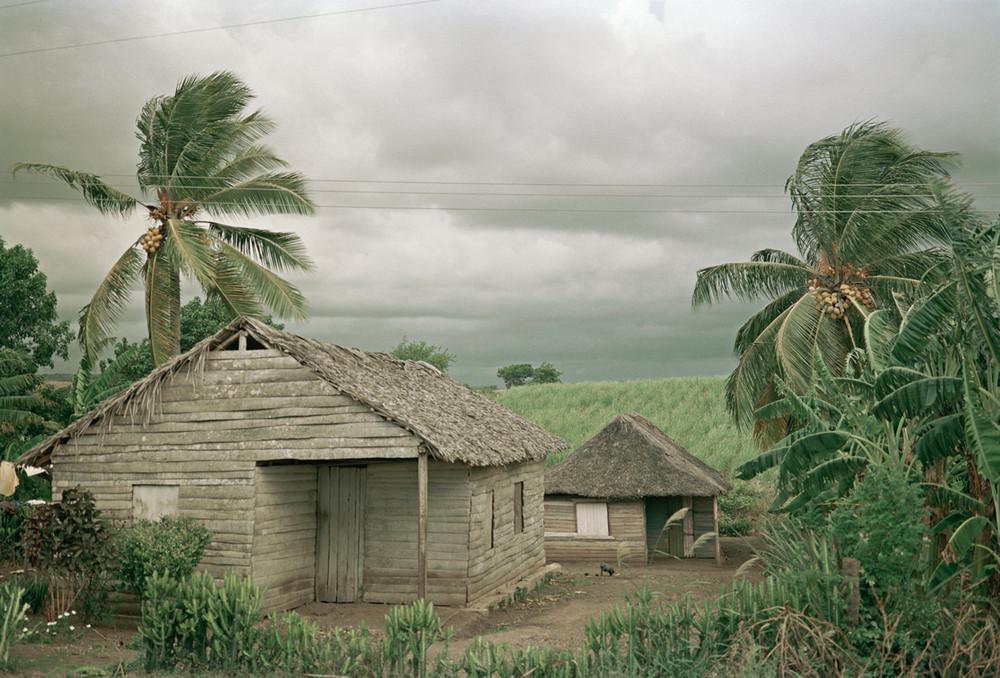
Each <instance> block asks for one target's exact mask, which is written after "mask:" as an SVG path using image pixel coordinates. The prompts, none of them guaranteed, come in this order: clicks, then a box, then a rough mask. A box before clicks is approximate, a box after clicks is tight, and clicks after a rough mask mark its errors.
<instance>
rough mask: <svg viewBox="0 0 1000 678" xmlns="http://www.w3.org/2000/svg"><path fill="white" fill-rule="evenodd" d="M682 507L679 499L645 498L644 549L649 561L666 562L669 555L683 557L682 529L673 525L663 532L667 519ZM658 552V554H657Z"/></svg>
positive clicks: (676, 524)
mask: <svg viewBox="0 0 1000 678" xmlns="http://www.w3.org/2000/svg"><path fill="white" fill-rule="evenodd" d="M683 507H684V500H683V499H682V498H681V497H646V548H647V549H648V553H649V560H650V561H653V560H657V559H659V560H666V559H667V558H668V556H666V555H664V554H669V555H671V556H676V557H677V558H683V557H684V528H683V526H682V524H681V523H674V524H673V525H671V526H670V527H669V528H667V530H666V531H665V532H664V530H663V527H664V525H666V523H667V519H668V518H670V516H672V515H673V514H675V513H676V512H677V511H679V510H680V509H682V508H683ZM657 551H659V553H657Z"/></svg>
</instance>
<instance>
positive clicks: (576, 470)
mask: <svg viewBox="0 0 1000 678" xmlns="http://www.w3.org/2000/svg"><path fill="white" fill-rule="evenodd" d="M731 488H732V486H731V485H730V484H729V482H728V481H727V480H726V479H725V478H723V477H722V475H721V474H720V473H719V472H718V471H716V470H715V469H714V468H712V467H711V466H709V465H707V464H705V463H704V462H702V461H701V460H699V459H697V458H696V457H695V456H694V455H693V454H691V453H690V452H688V451H687V450H685V449H684V448H683V447H681V446H680V445H678V444H677V443H675V442H674V441H673V440H671V439H670V436H668V435H667V434H666V433H664V432H663V431H661V430H660V429H658V428H656V426H654V425H653V424H652V422H650V421H649V420H648V419H646V418H645V417H643V416H641V415H638V414H619V415H618V416H617V417H615V418H614V419H612V420H611V423H609V424H608V425H607V426H605V427H604V428H603V429H601V431H600V433H598V434H597V435H595V436H594V437H593V438H591V439H590V440H588V441H587V442H585V443H584V444H583V445H581V446H580V447H579V448H577V450H576V451H575V452H573V454H571V455H569V457H567V458H566V459H565V461H563V462H562V463H560V464H558V465H557V466H555V467H554V468H552V469H551V470H549V471H548V472H547V473H546V474H545V494H569V495H576V496H580V497H599V498H602V499H638V498H640V497H673V496H686V495H690V496H695V497H708V496H714V495H719V494H725V493H726V492H728V491H729V490H730V489H731Z"/></svg>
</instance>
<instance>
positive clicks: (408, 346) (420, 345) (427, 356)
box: [390, 337, 455, 372]
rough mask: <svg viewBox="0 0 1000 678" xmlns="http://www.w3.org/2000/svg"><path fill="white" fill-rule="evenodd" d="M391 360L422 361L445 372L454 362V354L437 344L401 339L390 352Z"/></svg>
mask: <svg viewBox="0 0 1000 678" xmlns="http://www.w3.org/2000/svg"><path fill="white" fill-rule="evenodd" d="M390 353H391V354H392V357H393V358H397V359H399V360H422V361H424V362H425V363H427V364H429V365H433V366H434V367H436V368H438V370H440V371H441V372H447V371H448V368H449V367H451V365H452V363H454V362H455V354H454V353H452V352H451V351H449V350H448V349H446V348H443V347H441V346H438V345H437V344H429V343H427V342H426V341H420V340H416V339H407V338H406V337H403V339H402V340H401V341H400V342H399V343H398V344H396V347H395V348H394V349H392V351H390Z"/></svg>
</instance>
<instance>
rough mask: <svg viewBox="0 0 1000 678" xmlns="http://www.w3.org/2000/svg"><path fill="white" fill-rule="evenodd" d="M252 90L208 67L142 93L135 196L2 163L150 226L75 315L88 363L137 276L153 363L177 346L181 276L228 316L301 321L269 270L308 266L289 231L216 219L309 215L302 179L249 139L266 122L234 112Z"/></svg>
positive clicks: (300, 303) (49, 168) (55, 169)
mask: <svg viewBox="0 0 1000 678" xmlns="http://www.w3.org/2000/svg"><path fill="white" fill-rule="evenodd" d="M253 96H254V95H253V92H252V91H251V90H250V89H249V88H248V87H247V86H246V85H245V84H244V83H243V82H242V81H241V80H240V79H239V78H238V77H236V76H235V75H234V74H232V73H228V72H225V71H220V72H216V73H212V74H210V75H207V76H191V77H188V78H185V79H183V80H181V81H180V82H179V83H178V84H177V88H176V90H175V91H174V93H173V94H172V95H166V96H157V97H154V98H152V99H150V100H149V101H148V102H147V103H146V105H145V106H143V108H142V111H141V112H140V113H139V119H138V121H137V127H138V129H137V136H138V138H139V164H138V172H137V179H138V183H139V188H140V190H141V192H142V195H140V196H139V197H135V196H132V195H130V194H128V193H126V192H124V191H122V190H121V189H119V188H116V187H114V186H113V185H111V184H109V183H107V182H105V181H104V180H103V179H101V178H100V177H99V176H97V175H95V174H92V173H89V172H81V171H76V170H71V169H68V168H65V167H59V166H56V165H46V164H39V163H18V164H16V165H14V168H13V171H14V173H15V174H16V173H18V172H21V171H26V172H33V173H36V174H41V175H44V176H48V177H51V178H53V179H56V180H57V181H61V182H62V183H64V184H66V185H68V186H70V187H72V188H74V189H76V190H77V191H79V192H80V193H81V194H82V196H83V199H84V200H85V201H86V202H88V203H90V204H91V205H92V206H94V207H95V208H97V210H98V211H99V212H101V213H102V214H106V215H116V216H121V217H127V216H129V215H131V214H132V213H133V212H135V210H136V209H137V208H139V209H142V208H144V209H145V210H146V212H147V214H146V216H147V217H148V218H149V220H150V221H151V226H150V227H149V228H148V229H147V230H146V231H145V232H143V234H142V235H140V236H139V237H138V238H137V239H136V240H135V241H134V242H133V243H132V244H130V245H129V247H128V248H127V249H126V250H125V252H124V253H123V254H122V255H121V257H119V259H118V261H116V262H115V264H114V265H113V266H112V268H111V270H110V271H109V272H108V274H107V276H106V277H105V278H104V280H103V281H102V282H101V283H100V284H99V285H98V288H97V291H96V292H95V293H94V296H93V298H92V299H91V301H90V303H88V304H87V305H86V306H85V307H84V308H83V310H82V311H81V313H80V333H79V339H80V343H81V345H82V347H83V349H84V356H85V357H86V358H87V360H89V361H90V364H91V365H94V364H96V361H97V355H98V354H99V353H100V351H101V350H102V349H103V348H104V347H105V345H106V343H107V342H108V340H109V338H110V336H111V333H112V328H113V326H114V324H115V323H116V322H117V320H118V318H119V317H120V316H121V313H122V312H123V310H124V308H125V306H126V305H127V303H128V300H129V297H130V295H131V288H132V286H134V285H135V284H136V283H137V282H138V281H140V280H141V281H142V283H143V286H144V287H145V292H146V293H145V306H146V322H147V326H148V330H149V332H148V334H149V342H150V351H151V353H152V358H153V364H154V365H160V364H162V363H164V362H165V361H166V360H168V359H169V358H170V357H171V356H173V355H175V354H177V353H178V351H179V350H180V340H181V332H180V328H179V323H180V310H181V300H180V286H181V283H180V281H181V277H188V278H192V279H194V280H195V281H197V283H198V284H199V285H200V286H201V287H202V289H204V290H205V292H206V294H208V295H210V296H212V297H213V298H218V299H220V300H221V301H222V302H223V303H224V304H225V306H226V309H227V310H228V312H229V314H230V316H231V317H235V316H237V315H248V316H254V317H261V316H262V315H263V307H264V306H266V307H269V308H271V309H272V310H273V311H274V312H275V313H277V314H278V315H281V316H288V317H296V318H301V317H303V315H304V313H305V300H304V298H303V297H302V294H301V293H300V292H299V290H298V289H297V288H296V287H295V286H294V285H292V284H291V283H289V282H288V281H287V280H284V279H283V278H281V277H280V276H279V275H278V273H280V272H282V271H295V270H305V269H308V268H310V267H311V262H310V260H309V259H308V257H307V256H306V253H305V249H304V247H303V245H302V241H301V240H300V239H299V237H298V236H297V235H295V234H294V233H279V232H274V231H265V230H255V229H250V228H245V227H240V226H230V225H227V224H224V223H221V222H220V221H218V219H219V218H220V217H223V216H239V217H244V216H256V215H268V214H311V213H312V212H313V203H312V201H311V200H310V199H309V197H308V195H307V193H306V180H305V177H303V176H302V175H301V174H299V173H297V172H289V171H286V170H285V167H286V163H285V161H284V160H282V159H281V158H279V157H278V156H277V155H275V154H274V152H273V151H272V150H271V149H270V148H268V147H267V146H264V145H261V144H260V143H259V141H260V139H261V138H263V137H264V136H265V135H267V134H268V133H269V132H270V131H271V130H273V129H274V123H273V122H272V121H271V120H270V119H268V118H267V117H266V116H265V115H264V114H263V113H261V112H260V111H253V112H249V113H248V112H246V109H247V107H248V106H249V105H250V102H251V101H252V100H253ZM152 196H155V198H154V197H152ZM201 215H205V216H204V217H202V216H201ZM205 217H207V218H205Z"/></svg>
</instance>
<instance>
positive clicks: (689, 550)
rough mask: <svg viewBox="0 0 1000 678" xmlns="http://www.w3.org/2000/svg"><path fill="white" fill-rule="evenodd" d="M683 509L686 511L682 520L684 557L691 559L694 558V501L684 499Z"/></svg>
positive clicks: (688, 497) (687, 498)
mask: <svg viewBox="0 0 1000 678" xmlns="http://www.w3.org/2000/svg"><path fill="white" fill-rule="evenodd" d="M684 508H686V509H687V510H688V511H687V513H685V514H684V519H683V520H682V524H683V527H684V557H685V558H692V557H694V548H693V547H694V499H693V497H690V496H686V497H684Z"/></svg>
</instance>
